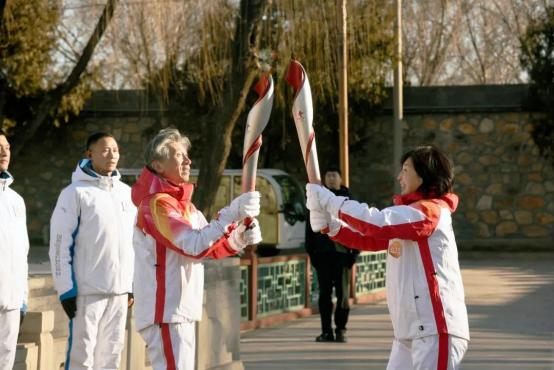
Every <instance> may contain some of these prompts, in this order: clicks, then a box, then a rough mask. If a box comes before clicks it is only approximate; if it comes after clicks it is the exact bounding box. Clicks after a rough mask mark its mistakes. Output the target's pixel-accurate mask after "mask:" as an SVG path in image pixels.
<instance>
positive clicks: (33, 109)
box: [0, 0, 119, 154]
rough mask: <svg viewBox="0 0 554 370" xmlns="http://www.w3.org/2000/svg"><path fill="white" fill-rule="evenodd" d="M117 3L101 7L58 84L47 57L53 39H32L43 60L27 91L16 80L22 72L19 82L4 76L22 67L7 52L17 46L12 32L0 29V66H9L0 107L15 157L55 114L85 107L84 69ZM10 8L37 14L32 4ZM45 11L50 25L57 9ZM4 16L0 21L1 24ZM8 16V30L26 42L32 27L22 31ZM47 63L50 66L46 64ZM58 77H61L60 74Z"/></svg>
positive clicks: (109, 1) (113, 0)
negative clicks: (7, 120)
mask: <svg viewBox="0 0 554 370" xmlns="http://www.w3.org/2000/svg"><path fill="white" fill-rule="evenodd" d="M118 1H119V0H107V1H106V3H105V4H104V6H103V10H102V12H101V14H100V16H99V18H98V22H97V23H96V26H95V27H94V30H93V31H92V33H91V35H90V37H89V38H88V41H87V42H86V44H85V45H84V47H83V48H82V50H81V51H80V53H79V54H78V57H77V58H76V59H75V64H74V65H73V67H72V68H71V70H69V71H68V73H67V74H65V77H63V78H62V79H61V81H60V82H59V83H57V84H53V83H52V82H51V81H53V80H56V77H57V76H56V74H57V70H56V67H55V65H56V63H55V61H54V59H55V58H51V57H50V56H49V54H51V53H54V52H55V51H54V50H49V49H48V48H50V47H51V42H52V36H48V37H47V38H46V39H45V41H44V42H42V41H41V40H35V39H37V38H38V37H33V38H32V41H33V42H35V41H36V42H37V45H39V46H40V47H41V48H42V53H40V55H39V57H40V58H42V59H41V66H42V67H41V68H35V69H34V70H33V73H34V77H33V78H34V79H35V82H34V85H36V86H35V87H33V88H29V89H28V91H24V90H21V86H22V85H21V84H20V83H19V82H18V81H19V80H21V78H23V79H25V78H26V73H25V71H23V73H20V76H23V77H20V78H19V80H15V79H14V78H13V77H14V76H13V75H11V76H10V75H6V74H4V73H6V71H7V72H8V73H9V71H10V68H9V66H10V65H14V66H21V61H19V59H18V51H17V50H18V49H17V48H16V49H15V52H14V51H13V50H14V49H13V48H12V49H10V45H11V43H12V42H13V43H15V44H14V45H17V44H16V43H17V42H18V41H17V40H13V35H14V34H13V33H11V32H10V31H9V30H7V29H3V33H2V37H3V38H4V37H5V44H6V45H8V46H7V47H6V48H5V49H3V50H2V54H1V57H0V63H1V64H2V66H4V67H5V66H8V67H6V68H3V72H4V73H3V74H2V75H1V76H0V80H1V81H0V90H1V94H2V104H1V107H2V117H3V118H4V117H7V116H6V114H7V115H9V118H10V119H11V120H12V121H13V122H15V123H14V124H13V125H14V126H15V127H13V129H12V134H13V139H12V143H13V147H14V153H16V154H17V153H18V152H19V151H21V150H22V148H23V147H24V146H25V144H26V143H27V142H28V141H29V140H31V139H32V138H33V137H34V136H35V134H36V133H37V132H38V130H39V129H40V128H41V127H42V126H43V125H45V124H46V123H47V122H50V121H51V120H53V119H55V118H56V116H57V115H59V114H64V115H67V114H68V112H70V111H72V110H73V111H75V110H79V109H80V107H82V105H83V104H84V100H85V99H86V97H87V92H86V91H85V90H86V87H85V86H83V84H82V81H83V77H84V76H86V72H87V67H88V65H89V62H90V61H91V59H92V56H93V54H94V50H95V48H96V46H97V45H98V43H99V42H100V40H101V38H102V36H103V34H104V32H105V31H106V29H107V27H108V25H109V23H110V21H111V19H112V17H113V14H114V10H115V8H116V5H117V3H118ZM53 4H54V5H57V4H58V3H57V2H54V3H53ZM2 5H3V4H2ZM38 5H40V4H38ZM13 6H15V7H17V6H21V8H19V9H17V8H11V10H10V11H11V12H18V11H21V9H28V10H29V11H31V12H32V11H37V10H36V9H33V8H29V6H31V7H33V6H34V5H31V4H13ZM45 6H47V5H45ZM25 7H27V8H25ZM46 9H47V11H49V12H51V14H50V15H48V17H49V18H45V19H48V21H49V22H56V20H57V18H56V14H55V12H56V11H57V10H58V8H57V7H55V8H52V9H48V8H46ZM2 10H3V13H5V11H4V7H2ZM62 10H63V9H62ZM3 15H4V17H6V14H3ZM4 17H3V18H2V20H3V21H4ZM8 17H9V18H8V20H9V25H8V27H12V28H13V29H15V30H18V32H19V34H18V35H20V38H21V40H26V39H25V38H24V37H25V32H28V31H26V30H29V29H31V28H32V24H25V25H24V27H26V28H23V29H21V27H20V24H19V22H20V19H19V18H17V17H14V16H13V15H12V14H11V13H10V14H9V15H8ZM2 26H4V25H2ZM18 27H19V28H18ZM4 31H5V32H4ZM19 45H22V42H21V41H19ZM27 49H28V46H27ZM22 50H24V51H23V52H25V47H23V48H22ZM59 50H62V49H59ZM61 53H62V55H65V54H63V51H61ZM34 54H37V53H35V52H34V51H33V50H28V51H27V54H26V56H22V58H28V57H31V58H34ZM48 63H51V64H50V65H48ZM33 67H34V64H32V63H31V64H30V66H29V68H33ZM48 67H50V70H48ZM11 70H14V69H11ZM14 71H15V70H14ZM14 73H15V72H14ZM42 73H48V76H44V75H42ZM58 74H61V75H64V74H63V73H58ZM45 81H46V82H45ZM43 85H46V86H43ZM5 102H9V106H11V107H13V106H17V107H19V108H18V109H17V111H14V110H11V111H9V112H8V111H6V110H5V109H4V107H5V106H6V105H5ZM22 111H23V112H22Z"/></svg>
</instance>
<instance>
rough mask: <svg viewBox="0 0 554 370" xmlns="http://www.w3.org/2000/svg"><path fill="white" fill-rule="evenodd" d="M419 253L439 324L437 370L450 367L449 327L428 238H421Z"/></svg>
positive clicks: (436, 321) (444, 369) (437, 323)
mask: <svg viewBox="0 0 554 370" xmlns="http://www.w3.org/2000/svg"><path fill="white" fill-rule="evenodd" d="M418 245H419V254H420V255H421V262H422V263H423V269H424V270H425V278H426V279H427V286H428V287H429V296H430V297H431V305H432V306H433V314H434V316H435V324H436V325H437V333H438V335H439V353H438V362H437V370H446V369H447V367H448V328H447V326H446V317H445V316H444V309H443V306H442V300H441V296H440V293H439V283H438V281H437V277H436V276H435V267H434V265H433V258H432V257H431V250H430V249H429V241H428V240H427V239H424V240H419V241H418Z"/></svg>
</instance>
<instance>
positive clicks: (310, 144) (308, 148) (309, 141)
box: [304, 131, 315, 166]
mask: <svg viewBox="0 0 554 370" xmlns="http://www.w3.org/2000/svg"><path fill="white" fill-rule="evenodd" d="M314 139H315V132H314V131H312V132H310V137H309V138H308V144H307V145H306V158H304V163H305V165H306V166H308V160H309V159H310V152H311V151H312V144H313V143H314Z"/></svg>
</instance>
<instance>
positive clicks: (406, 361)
mask: <svg viewBox="0 0 554 370" xmlns="http://www.w3.org/2000/svg"><path fill="white" fill-rule="evenodd" d="M467 345H468V341H467V340H465V339H462V338H459V337H456V336H452V335H444V336H440V337H439V336H438V335H431V336H428V337H424V338H418V339H414V340H411V341H410V340H398V339H395V340H394V341H393V342H392V350H391V353H390V358H389V363H388V365H387V370H410V369H412V370H458V369H459V367H460V363H461V362H462V359H463V358H464V354H465V353H466V350H467Z"/></svg>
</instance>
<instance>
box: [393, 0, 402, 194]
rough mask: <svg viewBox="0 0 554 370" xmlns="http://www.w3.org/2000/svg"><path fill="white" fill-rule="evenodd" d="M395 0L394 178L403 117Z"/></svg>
mask: <svg viewBox="0 0 554 370" xmlns="http://www.w3.org/2000/svg"><path fill="white" fill-rule="evenodd" d="M395 1H396V26H395V46H396V50H395V61H394V87H393V96H394V129H393V162H394V163H393V168H394V176H393V177H394V178H395V179H396V176H397V175H398V173H399V172H400V159H401V158H402V121H403V119H404V102H403V99H402V96H403V91H402V85H403V81H402V0H395ZM394 190H395V193H398V192H399V191H400V186H399V184H398V182H397V181H394Z"/></svg>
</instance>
